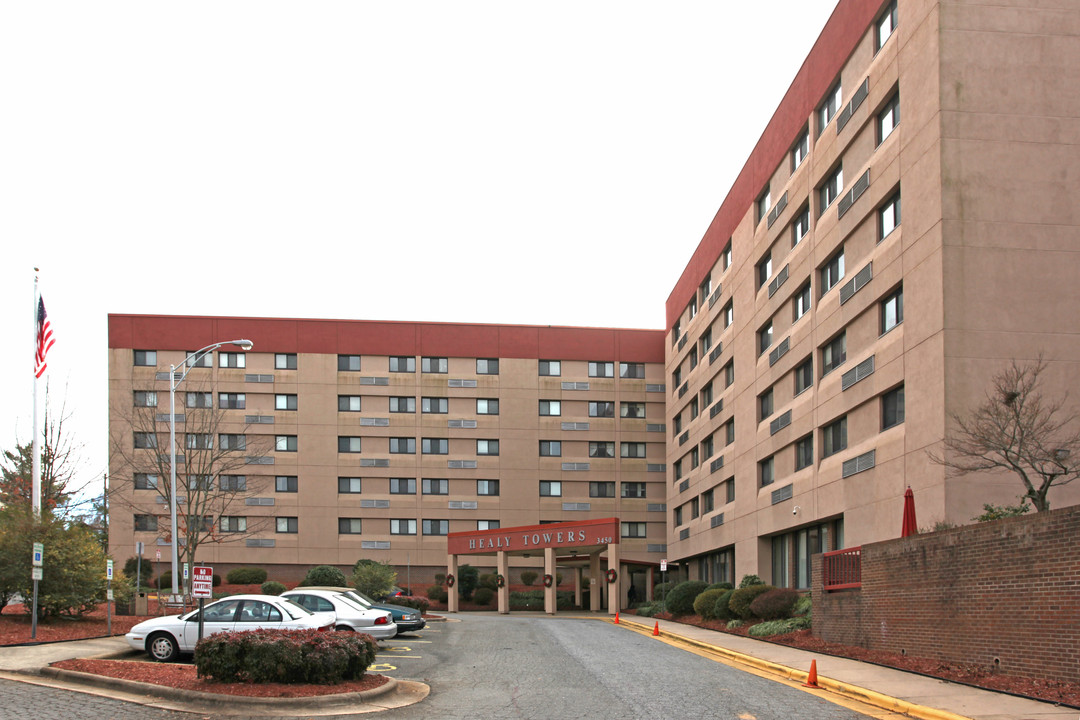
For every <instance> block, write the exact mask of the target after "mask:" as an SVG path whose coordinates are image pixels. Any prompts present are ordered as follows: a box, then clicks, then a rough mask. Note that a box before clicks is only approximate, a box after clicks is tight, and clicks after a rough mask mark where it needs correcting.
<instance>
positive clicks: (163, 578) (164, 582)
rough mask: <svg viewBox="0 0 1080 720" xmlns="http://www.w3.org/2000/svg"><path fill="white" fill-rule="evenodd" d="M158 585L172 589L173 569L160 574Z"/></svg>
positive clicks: (163, 588)
mask: <svg viewBox="0 0 1080 720" xmlns="http://www.w3.org/2000/svg"><path fill="white" fill-rule="evenodd" d="M155 585H156V586H160V587H161V589H162V590H171V589H172V570H166V571H165V572H163V573H161V574H160V575H158V579H157V583H155Z"/></svg>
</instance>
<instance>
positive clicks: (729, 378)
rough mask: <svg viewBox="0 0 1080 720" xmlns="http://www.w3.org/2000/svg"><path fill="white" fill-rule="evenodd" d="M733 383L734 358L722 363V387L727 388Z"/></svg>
mask: <svg viewBox="0 0 1080 720" xmlns="http://www.w3.org/2000/svg"><path fill="white" fill-rule="evenodd" d="M734 384H735V359H734V358H732V359H731V360H728V362H727V364H726V365H724V387H725V388H729V387H731V386H732V385H734Z"/></svg>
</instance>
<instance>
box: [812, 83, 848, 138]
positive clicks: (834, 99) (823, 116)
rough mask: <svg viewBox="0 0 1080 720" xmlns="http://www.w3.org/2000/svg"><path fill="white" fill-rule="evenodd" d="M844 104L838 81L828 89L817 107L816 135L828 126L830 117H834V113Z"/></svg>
mask: <svg viewBox="0 0 1080 720" xmlns="http://www.w3.org/2000/svg"><path fill="white" fill-rule="evenodd" d="M843 104H844V94H843V91H842V89H841V88H840V83H836V86H835V87H834V88H833V89H832V90H830V91H829V94H828V95H827V96H826V97H825V102H823V103H822V104H821V106H820V107H818V111H817V116H818V135H821V133H822V131H823V130H825V128H826V127H828V125H829V123H830V122H832V119H833V118H834V117H836V113H837V111H838V110H840V108H841V106H843Z"/></svg>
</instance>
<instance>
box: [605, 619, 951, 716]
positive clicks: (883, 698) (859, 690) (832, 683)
mask: <svg viewBox="0 0 1080 720" xmlns="http://www.w3.org/2000/svg"><path fill="white" fill-rule="evenodd" d="M613 624H614V623H613ZM619 624H620V625H627V626H630V629H631V630H633V631H634V632H640V633H641V634H643V635H649V636H651V635H652V628H650V627H648V626H647V625H642V624H641V623H637V622H634V621H632V620H620V621H619ZM661 633H662V634H663V635H664V636H667V637H668V638H669V639H672V640H675V641H677V642H679V643H682V644H684V645H690V646H693V647H697V648H701V649H703V650H708V651H709V652H711V653H715V654H717V655H720V656H722V657H725V658H728V659H730V660H734V661H736V662H739V663H741V664H743V665H749V666H750V667H753V668H757V669H758V670H761V671H763V672H767V673H771V674H773V675H779V676H781V677H784V678H787V679H788V680H795V681H797V682H800V683H805V682H806V680H807V678H808V676H809V673H808V672H805V671H803V670H796V669H794V668H790V667H788V666H787V665H780V664H779V663H774V662H770V661H768V660H762V659H761V658H757V657H754V656H753V655H746V654H744V653H740V652H736V651H735V650H729V649H727V648H724V647H720V646H718V645H711V644H709V643H707V642H702V641H701V640H694V639H692V638H688V637H686V636H684V635H679V634H678V633H674V632H671V631H670V630H661ZM817 681H818V685H820V686H821V687H822V688H823V689H825V690H828V691H829V692H833V693H836V694H837V695H843V696H845V697H848V698H852V699H853V700H858V701H859V702H864V703H866V704H867V705H873V706H874V707H877V708H881V709H882V710H890V711H894V712H899V713H903V714H906V715H910V716H912V717H915V718H921V719H922V720H971V719H970V718H969V717H967V716H966V715H957V714H956V713H953V712H949V711H947V710H939V709H937V708H932V707H927V706H926V705H917V704H915V703H911V702H908V701H906V700H901V699H899V698H895V697H892V696H890V695H885V694H883V693H879V692H876V691H874V690H867V689H866V688H863V687H859V686H858V685H851V684H849V683H845V682H841V681H839V680H833V679H831V678H827V677H823V676H821V675H818V679H817Z"/></svg>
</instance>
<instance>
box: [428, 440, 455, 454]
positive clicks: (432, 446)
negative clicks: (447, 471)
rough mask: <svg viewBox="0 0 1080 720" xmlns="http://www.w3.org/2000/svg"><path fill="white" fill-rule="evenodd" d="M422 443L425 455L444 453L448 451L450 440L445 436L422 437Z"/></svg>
mask: <svg viewBox="0 0 1080 720" xmlns="http://www.w3.org/2000/svg"><path fill="white" fill-rule="evenodd" d="M422 445H423V452H424V454H425V455H446V454H447V453H448V452H450V441H449V440H447V439H446V438H424V439H423V443H422Z"/></svg>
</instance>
